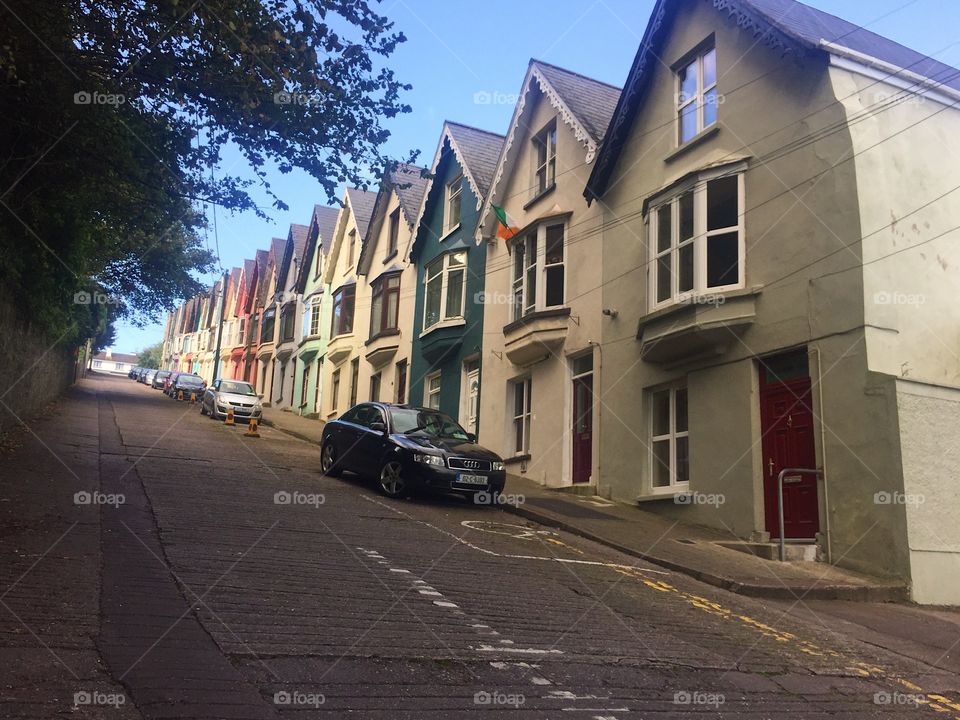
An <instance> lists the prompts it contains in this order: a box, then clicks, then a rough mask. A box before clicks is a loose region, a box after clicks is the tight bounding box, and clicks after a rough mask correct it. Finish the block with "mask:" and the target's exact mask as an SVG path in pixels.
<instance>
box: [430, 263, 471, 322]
mask: <svg viewBox="0 0 960 720" xmlns="http://www.w3.org/2000/svg"><path fill="white" fill-rule="evenodd" d="M466 270H467V252H466V250H457V251H456V252H449V253H445V254H443V255H441V256H440V257H438V258H437V259H436V260H434V261H433V262H431V263H430V264H429V265H427V268H426V273H425V274H424V278H423V281H424V284H425V285H426V286H427V288H426V293H425V297H426V302H425V303H424V308H423V329H424V330H427V329H429V328H431V327H433V326H434V325H436V324H437V323H439V322H441V321H443V320H458V319H460V318H462V317H463V304H464V293H465V292H466V282H464V280H465V275H466Z"/></svg>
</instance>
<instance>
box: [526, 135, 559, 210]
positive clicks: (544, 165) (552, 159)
mask: <svg viewBox="0 0 960 720" xmlns="http://www.w3.org/2000/svg"><path fill="white" fill-rule="evenodd" d="M559 140H560V138H559V135H558V133H557V121H556V118H554V119H553V120H551V121H550V123H549V124H548V125H547V126H546V127H544V128H543V129H542V130H541V131H540V132H538V133H537V134H536V135H534V136H533V137H532V138H531V142H532V143H533V151H534V155H533V185H532V189H533V197H537V196H538V195H541V194H543V193H545V192H546V191H547V190H549V189H550V188H551V187H553V186H554V185H556V183H557V145H558V143H559ZM541 172H542V173H543V183H542V185H541V182H540V174H541Z"/></svg>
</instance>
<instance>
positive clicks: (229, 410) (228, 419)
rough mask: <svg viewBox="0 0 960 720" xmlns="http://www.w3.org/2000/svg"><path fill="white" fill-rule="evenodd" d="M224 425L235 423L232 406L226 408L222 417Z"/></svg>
mask: <svg viewBox="0 0 960 720" xmlns="http://www.w3.org/2000/svg"><path fill="white" fill-rule="evenodd" d="M223 424H224V425H236V423H235V422H234V421H233V408H227V416H226V417H225V418H224V419H223Z"/></svg>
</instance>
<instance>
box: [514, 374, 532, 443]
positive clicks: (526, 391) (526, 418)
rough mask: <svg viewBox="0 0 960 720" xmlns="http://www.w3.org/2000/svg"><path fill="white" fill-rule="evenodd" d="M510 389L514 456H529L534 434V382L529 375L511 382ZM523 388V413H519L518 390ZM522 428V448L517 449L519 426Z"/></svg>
mask: <svg viewBox="0 0 960 720" xmlns="http://www.w3.org/2000/svg"><path fill="white" fill-rule="evenodd" d="M509 387H510V390H509V392H510V396H509V403H510V405H509V407H510V417H511V418H512V422H511V423H510V446H511V447H513V454H514V455H515V456H516V455H529V454H530V435H532V434H533V402H532V396H533V380H532V378H531V377H530V376H529V375H528V376H526V377H522V378H516V379H515V380H511V381H510V383H509ZM518 387H522V388H523V408H522V412H520V413H519V414H518V413H517V403H516V397H517V388H518ZM518 424H519V426H520V430H521V436H522V438H523V439H522V440H521V442H520V447H519V448H518V447H517V426H518Z"/></svg>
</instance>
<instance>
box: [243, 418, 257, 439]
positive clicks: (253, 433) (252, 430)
mask: <svg viewBox="0 0 960 720" xmlns="http://www.w3.org/2000/svg"><path fill="white" fill-rule="evenodd" d="M243 436H244V437H260V433H259V432H257V419H256V418H250V423H249V424H248V425H247V431H246V432H245V433H244V434H243Z"/></svg>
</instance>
